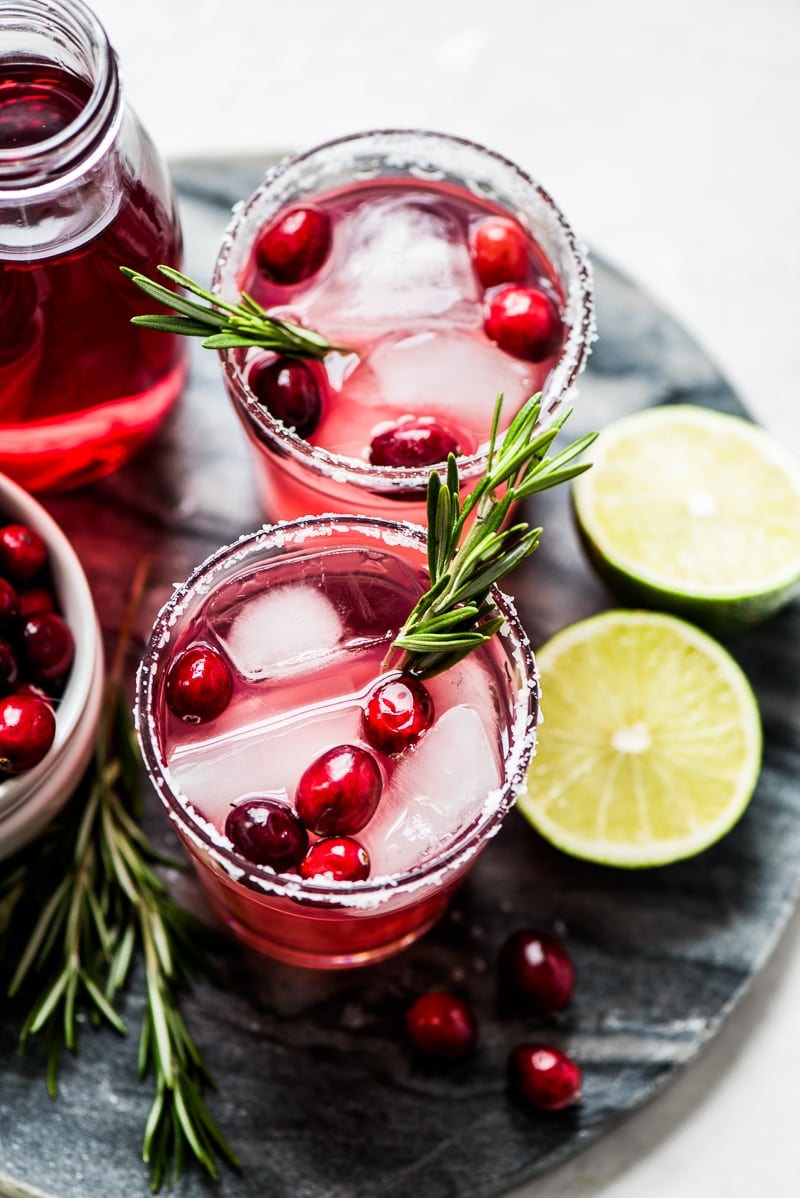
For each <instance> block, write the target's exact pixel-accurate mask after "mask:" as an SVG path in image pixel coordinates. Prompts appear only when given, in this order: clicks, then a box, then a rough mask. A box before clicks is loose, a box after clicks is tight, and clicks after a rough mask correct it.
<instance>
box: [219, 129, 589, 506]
mask: <svg viewBox="0 0 800 1198" xmlns="http://www.w3.org/2000/svg"><path fill="white" fill-rule="evenodd" d="M412 137H414V138H422V139H425V140H426V141H432V142H434V143H439V144H441V145H442V146H457V147H465V148H466V149H467V150H474V151H477V152H478V153H479V154H480V155H482V156H485V157H486V158H488V159H490V160H491V161H493V162H495V163H498V164H500V166H501V167H502V168H503V169H505V170H507V171H508V172H509V173H510V176H511V177H512V178H513V179H514V181H515V182H517V183H520V184H522V185H523V186H524V187H525V188H526V189H531V190H532V191H533V192H534V193H535V194H536V196H537V197H538V198H539V200H540V201H541V202H542V203H543V204H544V205H545V207H546V208H547V210H548V215H549V216H550V218H551V221H552V223H553V225H554V227H555V228H557V229H558V232H559V235H560V236H563V238H564V241H565V245H566V249H567V251H568V253H569V255H570V257H571V259H572V262H573V263H574V266H575V279H574V280H572V282H571V283H570V285H569V289H568V293H567V296H566V307H567V314H568V316H571V319H570V320H569V334H568V336H567V339H566V341H565V343H564V346H563V349H562V353H561V356H560V357H559V359H558V362H557V363H556V364H555V366H554V367H553V369H552V371H551V372H550V376H549V379H548V383H547V385H546V387H545V392H544V393H543V408H542V410H543V414H544V415H546V416H547V417H548V418H550V419H552V417H553V416H554V414H555V413H556V411H557V410H558V408H559V407H560V404H561V402H562V400H563V399H564V397H565V396H566V395H567V393H568V392H569V390H570V388H571V387H572V386H573V384H574V383H575V381H576V379H577V378H578V376H579V374H580V373H581V371H582V370H583V368H584V366H585V364H586V359H587V358H588V355H589V353H590V351H591V345H592V342H593V340H594V338H595V329H596V322H595V313H594V296H593V288H592V270H591V265H590V263H589V259H588V255H587V252H586V249H585V247H584V246H583V245H582V244H581V243H580V242H579V240H578V238H577V236H576V234H575V233H574V231H573V229H572V227H571V226H570V224H569V223H568V221H567V219H566V217H565V216H564V214H563V212H562V211H561V209H560V208H559V207H558V205H557V204H556V203H555V201H554V200H553V199H552V197H551V196H550V194H549V192H547V191H545V189H544V188H543V187H542V186H541V184H539V183H537V182H536V180H535V179H533V178H532V177H531V176H530V175H528V174H527V173H526V172H525V171H523V170H522V169H521V168H520V167H518V166H517V165H516V163H514V162H512V161H511V160H510V159H508V158H506V157H504V156H503V155H502V154H498V153H497V152H496V151H495V150H489V149H487V148H486V147H485V146H482V145H481V144H480V143H479V142H474V141H470V140H468V139H467V138H463V137H455V136H451V135H450V134H446V133H438V132H435V131H432V130H425V129H368V130H365V131H363V132H360V133H353V134H346V135H345V136H342V137H337V138H332V139H331V140H330V141H326V142H323V143H321V144H320V145H317V146H314V147H313V148H312V149H310V150H306V151H304V152H303V153H301V154H296V155H293V156H291V157H288V158H284V159H283V160H282V161H281V162H279V163H278V164H277V165H276V166H274V167H272V168H271V169H270V170H269V171H267V173H266V175H265V177H264V180H263V182H262V183H261V184H260V186H259V187H258V188H257V189H256V190H255V191H254V192H253V193H252V194H251V196H250V197H249V198H248V199H247V200H245V201H243V202H240V203H239V204H237V205H235V207H234V209H233V215H232V219H231V221H230V223H229V224H228V226H227V228H226V229H225V232H224V234H223V240H222V243H221V245H220V249H219V252H218V255H217V260H216V262H215V264H214V272H213V276H212V280H211V290H212V291H213V292H214V293H215V294H218V295H222V296H223V298H230V297H229V296H227V297H226V283H227V282H228V280H227V279H226V278H225V268H226V266H227V264H228V261H229V259H230V257H231V254H232V252H233V249H234V246H235V243H236V240H237V237H238V235H239V232H240V230H241V229H243V227H244V225H245V223H246V221H247V218H248V216H249V215H250V213H251V211H252V210H253V209H254V208H256V207H257V206H258V205H259V204H260V203H261V201H262V199H263V197H264V196H265V195H267V194H268V193H269V192H270V191H271V190H272V189H273V188H277V187H278V186H279V185H280V182H281V180H282V179H283V177H284V176H285V175H286V174H287V173H288V172H290V171H294V170H295V169H296V168H298V167H302V166H303V165H304V164H305V163H306V162H307V161H308V160H309V159H313V158H314V157H316V156H317V155H318V154H321V153H325V152H328V151H332V150H336V149H337V148H339V147H347V146H349V145H351V144H356V145H360V144H362V143H366V142H367V141H368V140H370V139H372V140H374V141H375V142H376V143H377V147H378V148H380V147H381V142H385V143H387V144H388V147H389V148H391V146H392V145H393V144H398V143H399V144H402V139H406V138H412ZM376 177H379V176H376ZM219 357H220V361H221V364H222V370H223V374H224V375H225V378H226V379H227V381H228V384H229V389H230V390H231V391H232V393H233V394H234V395H235V396H236V399H237V401H238V402H239V403H240V404H241V405H242V407H243V408H244V410H245V412H246V414H247V418H248V420H249V422H250V423H251V424H252V425H254V426H255V428H256V429H257V430H258V432H259V434H260V435H261V436H262V438H263V439H264V440H265V441H266V442H268V443H269V444H271V445H272V446H273V448H274V449H275V450H276V451H277V452H278V453H279V454H280V455H281V456H283V457H288V458H291V459H292V460H293V461H294V462H295V463H296V464H297V465H300V466H302V467H304V468H305V469H307V470H309V471H311V472H312V473H314V474H317V475H321V476H322V477H332V478H334V479H335V481H337V482H340V483H352V484H354V485H355V486H359V487H366V488H369V489H371V490H372V491H374V492H378V493H384V492H392V491H395V492H398V493H402V492H404V491H414V490H419V491H424V489H425V486H426V485H427V481H428V477H429V475H430V471H431V467H430V466H422V467H411V466H373V465H372V464H371V463H369V462H361V461H359V460H358V458H352V457H347V456H345V455H343V454H336V453H332V452H330V450H327V449H323V448H321V447H320V446H313V445H311V444H310V443H309V442H308V441H306V440H304V439H303V438H302V437H299V436H298V435H297V433H296V432H295V431H294V430H293V429H290V428H287V427H286V425H284V424H283V423H282V422H281V421H280V420H277V419H276V418H275V417H274V416H272V415H271V414H270V413H269V412H267V410H266V409H265V408H264V407H263V405H261V404H260V403H259V402H258V400H257V399H256V397H255V396H254V394H253V392H252V391H251V389H250V387H249V385H248V383H247V378H246V374H245V371H244V370H243V369H242V368H241V367H240V366H239V365H238V363H237V361H236V356H235V353H234V351H231V350H220V351H219ZM543 425H544V421H543V420H542V419H541V418H540V427H543ZM503 436H504V434H501V435H500V436H499V437H498V443H501V442H502V439H503ZM487 451H488V438H487V440H486V441H485V442H484V443H483V444H482V445H481V446H480V447H479V449H478V450H476V452H475V453H473V454H465V455H463V456H461V457H459V458H458V463H459V474H460V476H461V478H462V479H472V478H474V477H476V476H478V475H480V474H482V473H483V472H484V471H485V467H486V456H487ZM436 468H438V467H436ZM441 469H442V471H444V465H442V466H441Z"/></svg>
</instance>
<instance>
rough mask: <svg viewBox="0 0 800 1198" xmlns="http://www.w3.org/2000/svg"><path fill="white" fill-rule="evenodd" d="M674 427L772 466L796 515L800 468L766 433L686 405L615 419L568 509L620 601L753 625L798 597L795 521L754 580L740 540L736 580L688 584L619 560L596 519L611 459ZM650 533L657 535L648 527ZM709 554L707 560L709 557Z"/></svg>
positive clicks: (799, 528)
mask: <svg viewBox="0 0 800 1198" xmlns="http://www.w3.org/2000/svg"><path fill="white" fill-rule="evenodd" d="M676 429H678V430H682V429H688V430H689V435H691V430H692V429H696V430H698V431H699V433H700V435H702V436H703V437H704V438H705V439H706V441H708V442H709V445H713V446H719V445H724V444H725V442H726V439H727V443H728V444H732V445H734V446H739V447H742V448H743V449H744V450H745V453H746V454H749V453H752V454H753V455H754V459H755V460H756V461H758V462H764V463H768V464H769V465H771V466H774V467H775V469H776V471H777V472H778V476H779V477H780V481H781V484H782V487H783V490H784V493H785V495H786V496H787V497H788V498H790V499H792V500H796V504H797V509H798V512H799V513H800V462H798V461H797V460H796V459H795V458H794V457H793V455H792V454H790V453H789V452H788V451H787V450H786V449H784V447H783V446H782V445H781V444H780V443H779V442H778V441H776V440H775V439H774V438H773V437H772V436H771V435H770V434H769V433H767V432H766V431H765V430H763V429H760V428H758V427H757V426H756V425H754V424H752V423H751V422H750V421H747V420H744V419H742V418H740V417H737V416H729V415H726V414H723V413H720V412H716V411H711V410H709V409H706V408H701V407H695V406H692V405H685V404H674V405H665V406H663V407H659V408H648V409H645V410H644V411H642V412H637V413H634V414H633V415H631V416H626V417H624V418H622V419H621V420H618V421H615V422H614V423H613V424H612V425H609V426H608V427H607V428H606V429H605V430H604V431H603V432H602V433H601V435H600V437H599V438H598V440H597V442H596V443H595V447H594V451H593V458H594V467H593V469H592V470H590V471H588V472H587V473H586V474H584V475H581V476H580V478H578V479H577V480H576V481H575V483H574V485H573V510H574V514H575V518H576V523H577V526H578V530H579V533H580V536H581V540H582V543H583V546H584V548H585V550H586V553H587V555H588V557H589V559H590V561H591V562H592V564H593V565H594V567H595V568H596V570H597V571H598V573H599V574H600V575H601V577H603V578H604V579H605V581H606V583H607V584H608V585H609V587H610V589H611V590H612V591H613V592H614V593H615V594H617V595H618V596H619V597H620V598H621V599H623V601H625V602H627V603H641V604H644V605H645V606H648V607H656V608H663V609H665V610H668V611H674V612H677V613H678V614H679V615H683V616H686V617H688V618H691V619H696V620H698V621H699V622H701V623H703V624H706V625H709V626H711V627H713V628H714V629H715V630H718V631H728V630H735V629H737V628H740V627H745V626H747V625H751V624H755V623H758V622H760V621H761V620H763V619H765V618H766V617H767V616H769V615H772V614H774V612H776V611H777V610H779V609H780V608H781V607H782V606H784V605H785V604H786V603H788V602H790V601H791V600H792V599H793V598H794V597H795V596H796V595H797V594H798V593H800V519H799V520H798V521H796V522H795V521H792V520H788V521H787V523H788V525H789V530H790V533H789V536H790V541H791V544H790V546H789V556H788V557H787V559H786V560H785V561H784V562H782V563H781V565H780V566H779V567H778V568H776V569H774V570H771V571H770V572H769V573H767V574H762V575H760V576H759V577H758V578H757V579H756V578H754V577H752V574H750V575H748V571H747V566H748V564H749V563H750V561H751V560H752V558H753V556H754V555H752V554H749V553H748V551H747V547H746V545H745V543H744V541H743V545H742V553H741V555H740V556H739V557H738V558H737V559H736V566H737V568H738V567H739V565H740V564H741V571H740V574H739V576H738V577H737V578H735V579H732V580H731V581H729V582H725V581H724V580H719V579H715V580H714V581H713V582H708V583H704V582H703V581H702V580H698V579H693V580H692V582H691V583H690V584H689V583H687V581H686V578H685V577H682V576H680V574H679V572H677V571H676V570H674V569H672V570H671V569H669V568H667V567H665V568H654V567H652V565H648V564H647V563H645V562H643V561H641V560H637V559H636V558H635V557H634V556H632V555H629V554H626V553H625V552H624V550H623V549H621V548H620V546H619V544H617V543H615V538H614V535H613V531H612V532H611V533H609V531H608V529H606V528H605V527H604V526H603V524H602V522H601V521H600V520H598V514H597V510H596V509H597V503H596V495H597V488H598V486H599V485H600V481H601V480H602V478H603V468H604V465H605V464H606V463H607V462H608V460H609V458H610V457H611V455H612V454H614V453H615V452H616V453H618V454H619V452H620V448H621V447H624V445H625V444H626V443H627V442H628V441H630V442H631V443H632V444H634V445H638V446H644V445H646V444H647V443H648V441H649V442H650V444H652V443H653V439H654V438H656V439H657V438H659V437H664V436H665V435H669V433H670V432H671V430H676ZM731 439H732V440H731ZM776 477H777V476H776ZM741 490H742V492H743V493H744V494H746V490H747V480H746V479H744V478H743V479H742V485H741ZM630 501H631V503H634V504H635V503H636V502H637V497H636V496H633V497H631V500H630ZM762 502H763V499H762ZM773 517H776V518H779V519H781V518H783V513H782V512H777V513H771V512H769V511H765V510H763V508H762V510H761V511H759V510H758V509H756V521H757V522H762V521H763V523H764V524H767V523H768V518H769V519H772V518H773ZM654 535H657V530H655V529H654ZM718 552H719V548H718V547H717V553H718ZM709 556H710V560H711V561H712V562H714V561H715V557H714V554H713V552H712V553H710V555H709Z"/></svg>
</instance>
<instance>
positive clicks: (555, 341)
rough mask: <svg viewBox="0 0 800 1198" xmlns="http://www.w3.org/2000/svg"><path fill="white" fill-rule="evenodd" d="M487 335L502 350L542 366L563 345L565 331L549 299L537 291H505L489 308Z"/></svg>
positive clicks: (495, 296) (514, 288)
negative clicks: (562, 339) (540, 363)
mask: <svg viewBox="0 0 800 1198" xmlns="http://www.w3.org/2000/svg"><path fill="white" fill-rule="evenodd" d="M485 328H486V333H487V335H488V336H489V337H491V339H492V341H496V342H497V344H498V345H499V346H500V348H501V349H502V350H504V351H505V352H506V353H507V354H511V356H512V357H514V358H522V359H524V360H525V361H526V362H542V361H543V360H544V359H545V358H549V357H550V355H551V354H554V353H555V352H556V350H557V349H558V347H559V346H560V344H561V338H562V335H563V329H562V325H561V317H560V316H559V314H558V309H557V308H556V305H555V304H554V303H553V301H552V300H551V299H550V296H549V295H545V293H544V292H543V291H539V290H538V288H536V287H515V286H509V287H502V288H501V289H500V290H499V291H496V292H495V293H494V295H493V296H492V297H491V299H490V300H489V303H488V307H487V314H486V323H485Z"/></svg>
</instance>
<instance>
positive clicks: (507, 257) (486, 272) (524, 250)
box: [470, 216, 528, 287]
mask: <svg viewBox="0 0 800 1198" xmlns="http://www.w3.org/2000/svg"><path fill="white" fill-rule="evenodd" d="M470 249H471V251H472V261H473V262H474V264H475V270H476V271H477V274H478V278H479V279H480V281H481V283H483V285H484V287H497V286H498V284H500V283H521V282H522V280H523V279H524V278H525V276H526V274H527V273H528V241H527V238H526V237H525V234H524V233H523V231H522V229H521V228H520V227H519V225H515V224H514V223H513V221H510V220H506V219H505V218H504V217H502V216H487V217H486V218H485V219H484V220H482V221H481V222H480V224H478V225H476V226H475V229H474V230H473V233H472V238H471V243H470Z"/></svg>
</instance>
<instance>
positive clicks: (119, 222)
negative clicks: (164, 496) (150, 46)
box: [0, 60, 185, 490]
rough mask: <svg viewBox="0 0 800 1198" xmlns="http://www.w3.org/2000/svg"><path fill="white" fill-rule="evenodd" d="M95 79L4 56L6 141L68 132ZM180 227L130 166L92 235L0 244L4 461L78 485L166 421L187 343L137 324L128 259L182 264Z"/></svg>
mask: <svg viewBox="0 0 800 1198" xmlns="http://www.w3.org/2000/svg"><path fill="white" fill-rule="evenodd" d="M89 90H90V89H89V85H88V83H86V81H84V80H82V79H80V78H78V77H77V76H75V75H73V74H71V73H68V72H66V71H63V70H60V69H59V68H58V67H56V66H53V65H51V64H48V63H43V62H42V63H39V62H36V61H31V60H26V61H23V62H19V63H15V62H8V61H6V62H4V63H3V70H2V80H0V149H3V150H13V149H14V147H16V146H22V145H26V146H30V145H32V144H36V143H37V142H40V141H45V140H46V139H48V138H50V137H53V136H54V135H56V134H58V133H59V132H61V131H62V130H64V129H65V128H67V126H68V125H69V124H70V122H71V121H73V120H74V119H75V117H76V116H77V115H78V114H79V112H80V111H81V109H82V108H83V106H84V105H85V104H86V101H87V99H88V96H89ZM54 202H55V201H54ZM176 229H177V224H176V222H175V220H174V218H173V214H172V213H171V212H169V211H168V210H167V209H166V207H165V206H164V204H163V203H162V202H161V201H160V200H158V199H157V198H156V197H155V196H154V195H153V193H152V192H151V191H150V190H149V189H148V188H147V187H146V186H145V185H144V184H143V183H142V181H141V180H139V179H137V178H133V177H130V176H129V175H123V177H122V179H121V194H120V197H119V203H118V206H117V208H116V211H115V213H114V215H113V217H112V219H111V220H110V222H109V223H108V224H106V225H105V227H104V228H102V230H101V231H100V232H99V233H96V234H95V235H94V236H92V237H91V239H90V240H88V241H86V242H85V243H83V244H79V245H76V246H72V247H70V248H69V249H68V250H65V252H63V253H56V254H54V255H53V256H50V257H43V258H41V259H38V260H37V259H35V258H31V259H30V260H28V261H26V260H24V259H20V258H18V257H14V258H13V259H12V258H11V257H8V256H5V257H4V256H3V253H2V251H0V470H2V471H4V472H5V473H8V474H10V475H12V476H13V477H15V478H17V479H18V480H19V481H20V482H22V483H23V485H25V486H27V487H29V488H30V489H35V490H43V489H47V488H50V487H54V486H59V485H64V484H67V485H77V484H79V483H82V482H85V481H87V480H88V479H90V478H93V477H96V476H98V475H100V474H103V473H106V472H107V471H108V470H112V469H114V468H116V467H117V466H119V465H120V464H121V463H122V462H123V461H124V460H126V458H127V457H128V456H130V454H131V453H132V452H134V451H135V450H136V449H138V448H139V447H140V445H141V444H142V443H143V442H144V441H145V440H146V439H147V438H148V437H149V436H150V435H151V434H152V432H153V431H154V430H155V428H156V427H157V425H158V424H159V422H160V421H161V419H162V418H163V417H164V415H165V414H166V412H167V410H168V409H169V407H170V406H171V404H172V402H173V401H174V399H175V398H176V396H177V394H178V392H179V390H180V386H181V382H182V378H183V373H184V357H185V355H184V350H183V347H182V346H181V345H180V344H179V343H178V340H177V339H176V338H172V337H169V336H164V335H153V334H152V333H149V332H148V331H146V330H143V329H137V328H136V327H135V326H133V325H131V323H130V318H131V317H132V316H134V315H136V314H139V313H142V312H144V311H146V310H147V301H146V300H144V297H141V296H140V293H138V292H137V290H136V289H135V288H134V287H132V286H131V284H130V283H129V282H128V281H127V280H126V279H125V278H123V276H122V275H121V274H120V271H119V267H120V265H122V264H126V263H127V264H131V263H132V264H134V265H136V266H137V267H138V268H139V269H141V270H143V271H145V272H148V273H151V272H152V271H153V270H154V269H155V267H156V265H157V264H158V263H162V262H163V263H169V264H172V265H175V266H178V265H179V264H180V255H181V246H180V236H179V234H178V233H177V232H176Z"/></svg>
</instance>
